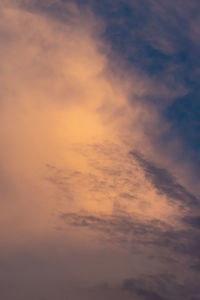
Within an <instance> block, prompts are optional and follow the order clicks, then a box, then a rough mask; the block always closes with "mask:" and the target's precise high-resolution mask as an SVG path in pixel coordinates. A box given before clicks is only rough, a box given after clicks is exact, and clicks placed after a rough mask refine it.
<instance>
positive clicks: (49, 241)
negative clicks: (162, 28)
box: [0, 0, 199, 300]
mask: <svg viewBox="0 0 200 300" xmlns="http://www.w3.org/2000/svg"><path fill="white" fill-rule="evenodd" d="M40 2H41V1H36V0H35V1H29V0H27V1H26V0H24V1H21V0H16V1H9V0H4V1H3V2H2V3H1V4H0V14H1V18H0V41H1V48H0V55H1V61H0V86H1V99H0V135H1V150H0V154H1V155H0V166H1V171H0V189H1V191H0V206H1V212H0V217H1V218H0V219H1V221H0V223H1V229H0V232H1V235H2V239H1V243H2V245H3V246H2V248H3V251H2V255H1V256H0V264H1V261H5V264H4V265H3V270H4V272H5V273H6V276H5V278H6V279H4V281H5V282H8V284H7V285H6V288H5V289H4V292H3V293H4V294H3V297H4V299H5V300H7V299H11V298H12V299H14V298H13V297H14V296H13V295H17V296H16V300H18V299H22V300H23V299H25V298H27V295H28V294H29V290H30V291H32V292H31V294H32V296H31V297H32V298H30V297H29V298H30V299H35V298H38V295H39V297H48V299H49V300H51V299H55V297H58V298H57V299H58V300H62V299H64V297H65V295H70V296H71V298H72V299H86V298H87V297H89V298H87V299H93V298H92V297H95V299H100V298H98V297H103V295H105V297H113V299H118V298H116V297H119V295H120V297H122V296H121V295H123V297H125V298H124V299H127V300H128V299H130V298H131V297H132V295H134V296H135V297H136V299H141V298H140V296H141V297H143V298H142V299H165V298H162V294H163V293H161V296H160V294H159V293H158V292H157V291H156V288H155V287H154V288H153V290H151V288H150V285H151V284H150V283H149V280H150V279H149V278H150V277H151V276H154V277H151V280H152V282H154V281H155V280H157V278H158V277H159V274H162V273H165V272H168V271H167V270H168V267H169V266H170V268H171V270H175V269H176V265H177V264H179V263H180V261H181V263H182V265H183V268H184V267H185V266H187V267H188V268H189V265H190V264H191V263H195V260H196V259H198V249H199V248H198V247H199V246H198V243H195V240H196V239H197V237H198V229H199V217H198V216H197V215H196V210H197V209H198V207H199V199H198V196H197V195H196V190H195V189H194V190H192V186H190V182H188V180H187V179H188V177H187V176H186V173H187V174H190V172H192V171H191V170H190V169H189V168H187V165H188V162H187V161H186V162H185V164H181V163H180V162H178V161H177V162H176V158H177V153H175V152H174V149H179V147H181V142H180V141H179V139H175V138H174V140H173V141H172V142H171V144H170V146H169V148H168V149H167V150H166V151H164V149H163V145H161V142H160V136H162V134H164V133H165V132H166V131H167V130H169V128H170V125H169V123H168V122H167V121H166V120H164V118H163V116H162V112H163V107H166V105H167V104H169V103H172V102H173V99H174V98H175V97H177V96H179V95H185V93H186V90H187V89H186V88H185V87H184V86H182V85H181V84H180V85H179V86H178V88H177V89H175V88H174V87H171V86H170V85H168V84H166V82H165V81H162V80H160V81H159V79H158V78H156V77H152V78H151V76H149V75H148V74H146V73H145V72H144V71H143V70H139V69H138V68H136V67H135V68H133V69H131V68H130V67H129V66H127V64H126V63H125V62H124V61H123V59H122V58H121V57H120V56H119V55H118V54H115V53H114V51H113V49H112V48H111V46H110V44H109V43H108V42H107V41H106V40H105V38H104V37H103V32H104V30H105V27H106V24H105V21H103V20H101V19H100V18H97V17H96V16H95V15H94V13H93V12H92V10H91V9H90V7H89V5H88V6H87V5H86V6H85V7H83V6H81V5H78V4H75V2H69V1H66V2H64V1H53V0H49V1H43V3H40ZM57 12H59V13H57ZM61 12H62V13H61ZM59 14H60V16H61V17H60V18H59ZM161 44H162V45H161ZM163 45H164V46H163ZM160 47H168V48H170V45H168V46H166V41H162V40H160ZM168 52H170V50H168ZM160 98H162V99H163V101H162V103H160V104H158V101H157V99H160ZM152 99H155V101H150V100H152ZM162 150H163V151H162ZM169 153H170V155H169V156H167V154H169ZM188 176H189V175H188ZM189 226H190V227H193V228H195V229H194V232H193V233H192V234H190V229H189ZM187 240H188V241H189V242H188V241H187ZM97 257H98V259H99V260H98V259H97ZM169 257H170V258H169ZM188 257H189V258H190V263H188ZM192 257H193V258H192ZM96 259H97V261H99V262H100V263H97V262H96ZM130 261H131V263H130ZM166 261H167V265H166ZM41 264H43V266H44V269H43V270H42V271H41ZM101 264H102V265H101ZM99 265H101V266H99ZM154 266H155V270H153V269H154ZM86 269H87V272H86V271H85V270H86ZM152 270H153V271H152ZM11 271H12V276H10V272H11ZM40 271H41V273H40ZM19 273H20V276H19ZM144 273H145V279H141V280H143V281H142V282H145V284H146V287H142V286H141V285H142V284H141V281H138V280H137V278H142V276H143V274H144ZM152 273H153V275H152ZM175 273H176V271H175ZM47 274H48V276H49V277H48V276H47ZM168 275H169V278H171V277H170V274H168ZM176 275H177V276H179V278H180V280H186V279H185V278H187V275H185V274H183V275H182V274H181V272H177V274H176ZM149 276H150V277H149ZM1 278H3V275H1ZM152 278H153V279H152ZM155 278H156V279H155ZM159 278H160V277H159ZM162 278H164V277H162ZM167 278H168V277H167ZM151 280H150V281H151ZM163 280H164V279H163ZM4 281H3V282H4ZM22 282H25V285H26V287H28V288H24V286H23V283H22ZM49 282H50V283H52V284H51V287H49ZM146 282H147V283H146ZM170 282H171V281H170ZM104 283H106V284H108V286H107V285H102V286H101V284H104ZM66 284H67V287H66ZM164 284H166V283H163V285H164ZM172 285H173V284H172ZM35 286H37V289H38V294H37V295H36V294H35V290H36V289H35ZM174 286H175V288H176V284H175V283H174V285H173V289H175V288H174ZM22 290H23V292H19V291H22ZM58 291H59V292H58ZM20 295H22V296H20ZM56 295H57V296H56ZM94 295H95V296H94ZM109 295H110V296H109ZM9 297H10V298H9ZM20 297H22V298H20ZM84 297H85V298H84ZM137 297H138V298H137ZM153 297H154V298H153ZM156 297H157V298H156ZM159 297H160V298H159ZM38 299H39V298H38ZM106 299H107V298H106ZM119 299H121V298H119ZM172 299H174V298H172ZM177 299H178V298H177Z"/></svg>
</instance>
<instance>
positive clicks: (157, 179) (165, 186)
mask: <svg viewBox="0 0 200 300" xmlns="http://www.w3.org/2000/svg"><path fill="white" fill-rule="evenodd" d="M130 154H131V155H132V156H133V157H134V158H135V159H136V160H137V161H138V162H139V163H140V165H141V166H142V168H143V169H144V171H145V174H146V176H147V178H148V179H149V180H150V181H151V183H152V184H153V185H154V187H155V188H156V189H157V190H158V192H160V193H161V194H165V195H166V196H167V198H168V199H169V200H170V201H176V202H179V203H181V204H183V205H188V206H190V205H192V206H198V205H199V199H198V198H197V197H196V196H195V195H193V194H191V193H190V192H188V191H187V189H186V188H185V187H184V186H182V185H180V184H179V183H178V182H177V181H176V179H175V178H174V176H173V175H172V174H170V172H169V171H168V170H166V169H163V168H159V167H157V166H156V165H155V164H153V163H152V162H149V161H147V160H146V159H144V158H143V157H142V155H141V154H140V153H138V152H135V151H132V152H130Z"/></svg>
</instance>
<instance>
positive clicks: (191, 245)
mask: <svg viewBox="0 0 200 300" xmlns="http://www.w3.org/2000/svg"><path fill="white" fill-rule="evenodd" d="M61 219H62V220H64V222H66V223H67V224H68V225H70V226H73V227H80V228H87V229H90V230H91V231H97V232H99V233H101V234H102V235H103V237H104V238H105V240H106V241H108V242H115V243H116V244H119V245H120V246H121V247H123V248H124V247H127V248H128V249H129V250H131V249H134V251H136V250H137V249H140V251H144V248H143V247H144V246H145V251H146V250H147V249H151V247H154V248H155V249H160V253H161V256H163V257H167V255H169V253H170V254H171V257H176V255H177V254H179V255H186V256H188V257H190V258H191V259H192V258H193V257H194V258H200V255H199V254H200V242H199V241H200V233H199V232H194V231H192V230H190V229H189V228H186V229H184V230H176V228H175V227H173V226H170V225H169V224H166V223H164V222H161V221H159V220H156V219H155V220H150V221H148V222H147V221H144V220H139V219H138V218H137V216H131V215H128V214H124V215H87V214H77V213H64V214H62V215H61ZM141 247H142V248H141ZM141 249H143V250H141ZM155 257H156V256H155Z"/></svg>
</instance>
